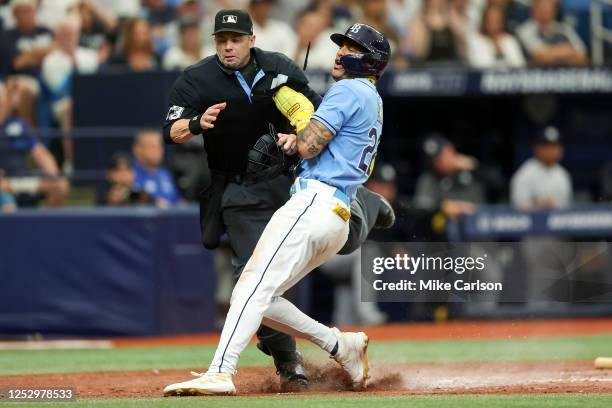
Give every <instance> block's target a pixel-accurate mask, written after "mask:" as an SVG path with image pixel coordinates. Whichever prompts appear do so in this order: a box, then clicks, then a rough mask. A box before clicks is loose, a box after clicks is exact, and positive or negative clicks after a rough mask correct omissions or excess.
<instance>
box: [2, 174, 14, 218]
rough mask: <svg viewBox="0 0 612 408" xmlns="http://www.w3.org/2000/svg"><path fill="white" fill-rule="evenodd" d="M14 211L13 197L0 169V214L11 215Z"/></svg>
mask: <svg viewBox="0 0 612 408" xmlns="http://www.w3.org/2000/svg"><path fill="white" fill-rule="evenodd" d="M16 210H17V204H16V203H15V197H13V195H12V194H11V188H10V186H9V183H8V181H7V180H6V178H4V170H2V169H0V213H12V212H15V211H16Z"/></svg>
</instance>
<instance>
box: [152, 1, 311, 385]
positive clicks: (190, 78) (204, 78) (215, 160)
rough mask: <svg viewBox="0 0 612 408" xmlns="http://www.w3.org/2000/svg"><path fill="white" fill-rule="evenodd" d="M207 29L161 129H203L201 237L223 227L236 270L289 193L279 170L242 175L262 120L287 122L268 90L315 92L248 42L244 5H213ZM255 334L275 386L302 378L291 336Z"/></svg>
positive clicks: (175, 139)
mask: <svg viewBox="0 0 612 408" xmlns="http://www.w3.org/2000/svg"><path fill="white" fill-rule="evenodd" d="M213 35H214V43H215V48H216V55H213V56H210V57H207V58H205V59H203V60H202V61H200V62H199V63H197V64H195V65H192V66H190V67H188V68H187V69H185V71H184V72H183V73H182V74H181V76H180V77H179V78H178V79H177V81H176V82H175V83H174V86H173V88H172V90H171V92H170V109H169V111H168V115H167V117H166V122H165V124H164V137H165V139H166V141H167V142H168V143H184V142H186V141H188V140H189V139H191V138H192V137H194V136H200V135H203V137H204V146H205V149H206V153H207V156H208V163H209V167H210V170H211V177H212V183H211V185H210V186H209V187H208V188H207V189H206V190H205V191H204V192H203V193H202V196H201V199H200V203H201V204H200V219H201V227H202V241H203V244H204V246H206V247H207V248H209V249H212V248H215V247H216V246H217V245H218V244H219V237H220V236H221V235H222V234H223V233H224V232H226V233H227V235H228V236H229V242H230V246H231V248H232V251H233V255H234V258H233V264H234V268H235V273H236V275H235V276H236V277H238V276H239V275H240V273H241V272H242V269H243V268H244V265H245V264H246V262H247V261H248V259H249V257H250V256H251V254H252V253H253V250H254V249H255V245H256V244H257V240H258V239H259V237H260V235H261V233H262V232H263V230H264V228H265V226H266V224H267V223H268V221H269V220H270V218H271V217H272V214H273V213H274V211H276V210H277V209H278V208H279V207H281V206H282V205H283V204H284V203H285V202H286V201H287V200H288V198H289V188H290V181H289V179H288V177H286V176H278V177H276V178H273V179H272V180H264V181H259V182H255V183H245V176H246V174H245V171H246V167H247V154H248V152H249V150H250V149H251V148H252V147H253V145H254V144H255V142H256V141H257V139H258V138H259V137H260V136H261V135H263V134H265V133H268V132H269V123H272V124H273V125H274V126H275V127H276V128H277V129H284V128H285V127H286V126H287V124H286V119H285V118H284V116H282V114H281V113H280V112H279V111H278V110H277V108H276V106H275V105H274V101H273V100H272V91H273V90H274V88H277V87H278V86H280V85H282V84H283V83H286V84H288V85H290V86H291V87H292V88H294V89H296V90H298V91H299V92H302V93H303V94H304V95H306V97H308V99H310V100H311V101H312V103H313V104H314V105H315V106H318V105H319V104H320V102H321V97H320V96H319V95H318V94H317V93H315V92H314V91H313V90H312V89H310V87H309V86H308V80H307V79H306V77H305V75H304V73H303V71H302V70H301V69H300V68H299V67H297V66H296V65H295V64H294V63H293V62H292V61H291V60H290V59H289V58H287V57H286V56H285V55H283V54H280V53H276V52H267V51H263V50H261V49H259V48H255V47H254V44H255V36H254V35H253V23H252V22H251V18H250V17H249V15H248V14H247V13H246V12H245V11H242V10H221V11H219V12H218V13H217V15H216V16H215V27H214V33H213ZM257 336H258V338H259V344H258V347H259V348H260V349H261V350H262V351H264V352H265V353H267V354H271V355H272V357H273V358H274V364H275V366H276V369H277V371H278V374H279V375H280V379H281V388H282V389H284V390H287V389H292V388H303V387H305V386H307V385H308V379H307V377H306V375H305V370H304V368H303V365H302V360H301V357H300V355H299V353H298V352H297V351H296V344H295V339H294V338H293V337H291V336H289V335H287V334H284V333H280V332H277V331H275V330H273V329H270V328H268V327H266V326H261V327H260V329H259V331H258V332H257Z"/></svg>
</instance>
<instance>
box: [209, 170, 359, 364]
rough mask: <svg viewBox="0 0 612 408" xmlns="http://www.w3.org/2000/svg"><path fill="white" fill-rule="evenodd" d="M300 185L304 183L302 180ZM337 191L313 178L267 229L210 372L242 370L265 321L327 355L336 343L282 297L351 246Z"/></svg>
mask: <svg viewBox="0 0 612 408" xmlns="http://www.w3.org/2000/svg"><path fill="white" fill-rule="evenodd" d="M298 182H299V179H298ZM335 191H336V189H335V188H333V187H330V186H328V185H326V184H324V183H321V182H318V181H315V180H308V187H307V188H306V189H304V190H301V191H298V192H297V193H295V194H294V195H293V196H292V197H291V198H290V199H289V201H287V203H285V205H284V206H282V207H281V208H279V209H278V210H277V211H276V212H275V213H274V215H273V216H272V219H271V220H270V222H269V223H268V225H267V226H266V228H265V230H264V232H263V234H262V235H261V237H260V238H259V242H258V243H257V246H256V247H255V250H254V252H253V255H252V256H251V258H250V259H249V261H248V262H247V264H246V266H245V268H244V271H243V272H242V275H241V276H240V279H238V282H237V283H236V286H235V287H234V291H233V292H232V300H231V306H230V309H229V312H228V314H227V317H226V319H225V325H224V326H223V332H222V333H221V340H220V341H219V346H218V347H217V351H216V353H215V356H214V358H213V361H212V363H211V365H210V367H209V371H214V372H231V373H234V372H235V371H236V365H237V363H238V357H239V356H240V353H241V352H242V350H244V348H245V347H246V346H247V344H248V343H249V341H250V340H251V338H252V337H253V335H254V334H255V332H256V331H257V329H258V327H259V326H260V324H261V323H262V319H264V318H265V323H266V325H269V326H271V327H273V328H276V329H279V330H280V331H283V332H289V333H290V334H294V335H298V336H300V337H305V338H307V339H310V340H312V341H313V342H314V343H316V344H317V345H319V346H320V347H322V348H323V349H325V350H327V351H331V350H332V348H333V347H334V346H335V344H336V338H335V335H334V334H333V332H332V331H331V329H330V328H328V327H326V326H324V325H322V324H320V323H318V322H317V321H315V320H314V319H312V318H310V317H308V316H307V315H305V314H304V313H302V312H300V311H299V310H298V309H297V308H296V307H295V306H294V305H292V304H291V303H290V302H289V301H288V300H286V299H283V298H281V297H280V296H281V295H282V294H283V293H284V292H285V291H286V290H287V289H289V288H291V287H292V286H293V285H295V284H296V283H297V282H298V281H299V280H300V279H302V278H303V277H304V276H305V275H306V274H307V273H309V272H310V271H312V270H313V269H314V268H316V267H318V266H320V265H321V264H323V263H324V262H325V261H326V260H327V259H328V258H330V257H331V256H333V255H335V254H336V253H337V252H338V251H339V250H340V248H342V246H343V245H344V243H345V242H346V239H347V237H348V232H349V225H348V221H344V220H343V219H342V218H341V217H340V216H339V215H338V214H336V213H335V212H334V211H333V209H334V207H336V206H337V205H341V206H342V207H345V208H346V209H347V210H348V207H346V205H345V204H344V203H343V202H342V201H341V200H340V199H338V198H336V197H335V196H334V192H335Z"/></svg>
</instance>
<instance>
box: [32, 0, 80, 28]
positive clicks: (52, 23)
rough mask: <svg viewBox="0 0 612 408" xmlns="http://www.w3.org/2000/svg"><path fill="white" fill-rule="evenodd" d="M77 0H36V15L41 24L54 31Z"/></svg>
mask: <svg viewBox="0 0 612 408" xmlns="http://www.w3.org/2000/svg"><path fill="white" fill-rule="evenodd" d="M78 1H79V0H38V11H37V13H36V16H37V18H38V22H39V24H40V25H41V26H43V27H46V28H48V29H49V30H51V31H54V30H55V28H56V27H57V25H58V24H59V22H60V21H62V20H63V19H64V18H65V17H66V15H67V14H68V12H69V10H70V8H72V7H73V6H74V5H76V3H78Z"/></svg>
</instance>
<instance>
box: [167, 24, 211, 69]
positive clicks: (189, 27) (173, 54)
mask: <svg viewBox="0 0 612 408" xmlns="http://www.w3.org/2000/svg"><path fill="white" fill-rule="evenodd" d="M179 32H180V40H179V44H178V45H175V46H174V47H172V48H170V49H169V50H168V51H167V52H166V54H165V55H164V59H163V67H164V69H166V70H173V69H184V68H186V67H188V66H189V65H193V64H195V63H196V62H198V61H200V60H201V59H202V58H204V50H203V49H202V44H201V37H200V25H199V24H198V22H197V21H196V20H182V21H181V23H180V29H179Z"/></svg>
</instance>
